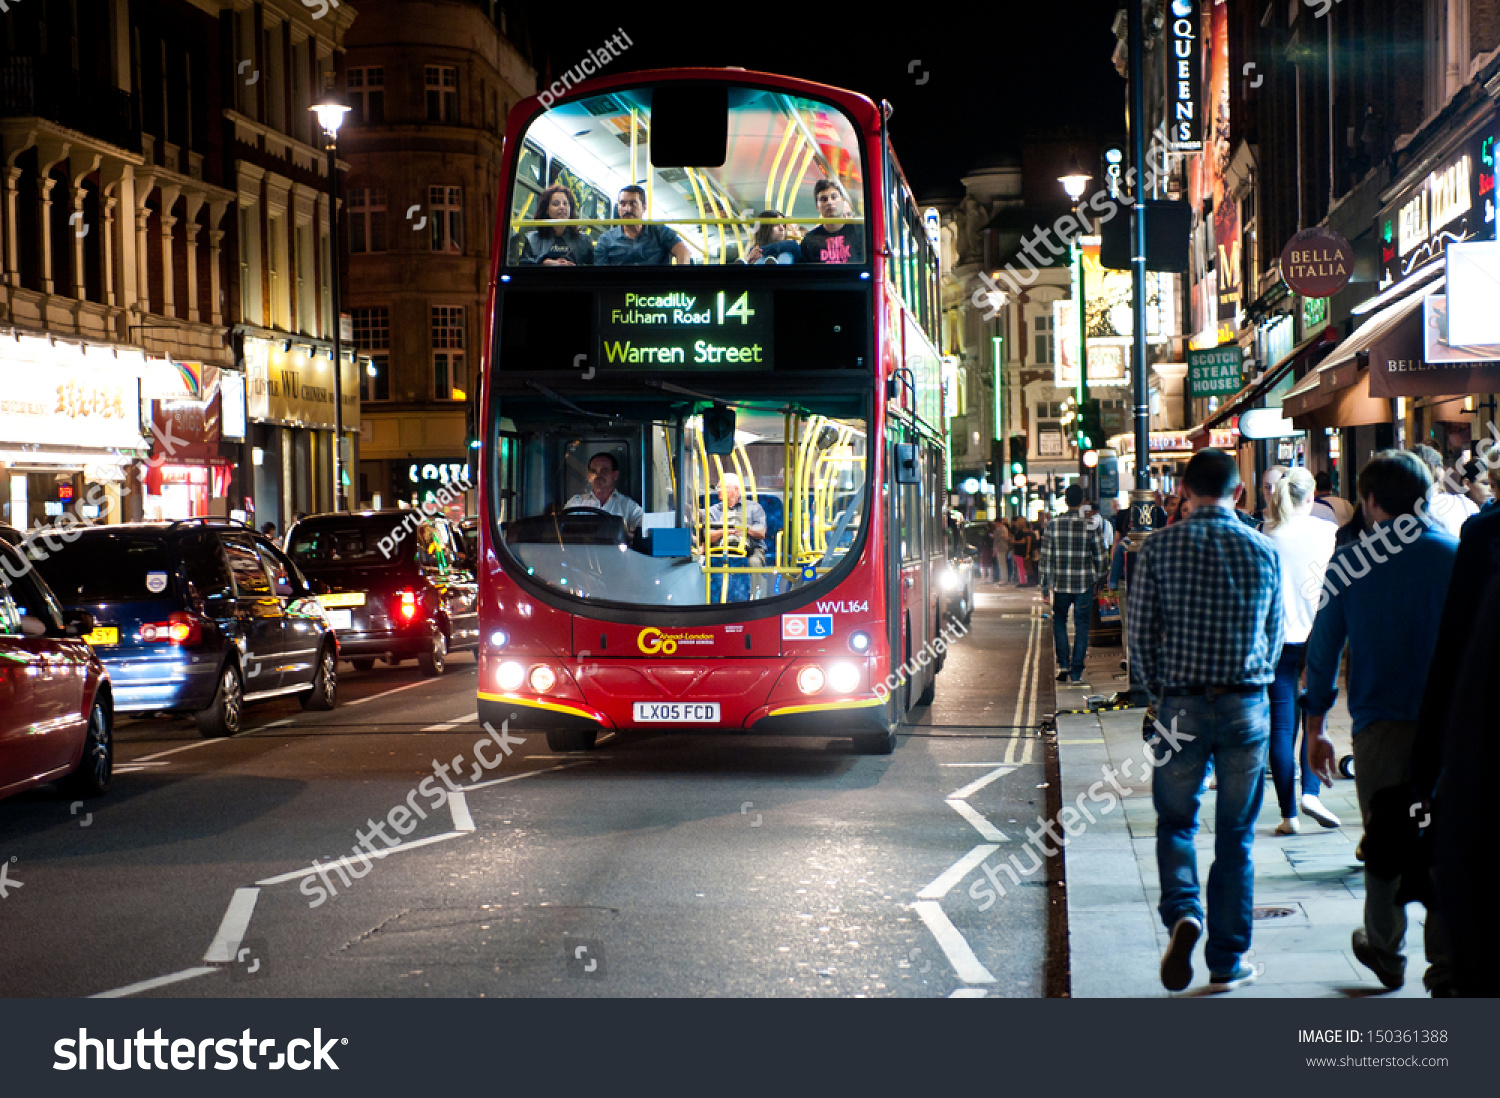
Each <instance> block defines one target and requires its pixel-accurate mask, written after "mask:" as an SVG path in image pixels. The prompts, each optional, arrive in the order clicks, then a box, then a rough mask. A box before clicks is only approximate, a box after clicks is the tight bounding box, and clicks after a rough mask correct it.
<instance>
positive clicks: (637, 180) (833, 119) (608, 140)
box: [507, 83, 870, 267]
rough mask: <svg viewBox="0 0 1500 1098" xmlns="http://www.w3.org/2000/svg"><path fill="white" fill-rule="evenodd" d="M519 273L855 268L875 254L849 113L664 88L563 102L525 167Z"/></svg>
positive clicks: (744, 91) (518, 203)
mask: <svg viewBox="0 0 1500 1098" xmlns="http://www.w3.org/2000/svg"><path fill="white" fill-rule="evenodd" d="M510 217H511V226H510V228H511V235H510V247H509V249H508V250H507V262H508V263H510V264H511V265H514V266H523V267H525V266H538V265H540V266H546V267H559V266H660V265H665V264H670V263H679V264H680V263H689V262H691V263H705V264H725V263H735V262H754V263H775V264H790V263H857V264H863V263H865V262H867V260H868V256H869V254H870V251H869V248H868V246H867V241H868V237H867V234H866V226H865V219H864V172H863V161H862V158H861V156H860V146H859V140H858V137H857V135H856V133H855V129H854V126H853V125H852V124H851V123H850V121H849V119H848V118H847V117H846V116H845V115H844V114H843V112H842V111H840V110H839V109H838V108H836V107H834V106H833V105H831V104H829V103H824V102H820V101H818V100H815V99H806V98H802V97H800V96H795V95H789V94H786V93H783V92H777V91H769V90H765V89H761V88H747V87H728V88H726V87H725V86H724V85H719V84H713V85H695V84H671V83H669V84H663V85H659V86H656V87H654V88H651V87H644V88H632V89H626V90H622V91H612V92H610V93H608V94H607V95H596V96H590V97H587V98H583V99H578V100H574V101H572V102H567V103H561V104H559V105H557V106H555V107H552V108H551V109H550V110H547V111H545V112H543V113H542V114H540V115H538V116H537V117H536V118H535V119H534V120H533V121H532V122H531V124H530V126H528V128H527V130H526V134H525V137H524V140H523V141H522V143H521V146H520V151H519V153H518V160H517V164H516V183H515V189H514V191H513V192H512V194H511V205H510Z"/></svg>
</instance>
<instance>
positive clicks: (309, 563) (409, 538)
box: [287, 511, 459, 571]
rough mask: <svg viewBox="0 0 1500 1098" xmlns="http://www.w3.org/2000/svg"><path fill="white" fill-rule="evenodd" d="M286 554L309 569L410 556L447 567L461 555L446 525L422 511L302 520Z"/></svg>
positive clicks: (361, 564) (402, 560)
mask: <svg viewBox="0 0 1500 1098" xmlns="http://www.w3.org/2000/svg"><path fill="white" fill-rule="evenodd" d="M287 555H288V556H290V557H291V558H292V560H294V561H296V562H297V564H298V565H299V566H300V567H302V568H305V569H307V570H309V571H316V570H318V569H319V568H337V567H342V566H351V565H352V566H356V567H368V566H378V565H385V564H393V565H394V564H408V563H411V562H412V561H421V562H422V563H426V564H432V565H435V566H438V567H448V566H449V565H451V563H452V562H453V561H454V560H456V559H457V557H458V556H459V554H458V553H457V552H456V550H455V547H454V545H453V540H452V537H451V535H450V533H449V531H448V528H447V526H446V525H445V524H444V523H442V522H439V521H437V520H435V519H433V518H430V517H424V516H423V515H422V513H421V512H419V511H408V512H405V513H403V514H392V515H369V516H350V517H347V518H337V519H314V520H311V521H308V522H301V523H298V524H297V526H296V527H294V528H293V530H292V536H291V543H290V545H288V547H287Z"/></svg>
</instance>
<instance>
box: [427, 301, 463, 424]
mask: <svg viewBox="0 0 1500 1098" xmlns="http://www.w3.org/2000/svg"><path fill="white" fill-rule="evenodd" d="M468 380H469V375H468V372H467V371H466V370H465V369H464V307H463V306H462V305H434V306H433V307H432V395H433V396H434V397H435V398H437V399H438V400H467V399H468V393H467V392H466V391H465V389H466V386H467V385H468Z"/></svg>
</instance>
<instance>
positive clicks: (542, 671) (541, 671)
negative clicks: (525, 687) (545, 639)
mask: <svg viewBox="0 0 1500 1098" xmlns="http://www.w3.org/2000/svg"><path fill="white" fill-rule="evenodd" d="M556 685H557V673H556V672H555V671H553V670H552V668H550V667H548V666H547V665H546V664H545V663H540V664H537V666H535V667H533V668H532V669H531V688H532V689H533V690H535V691H536V692H537V693H538V694H545V693H547V691H549V690H551V689H552V688H553V687H554V686H556Z"/></svg>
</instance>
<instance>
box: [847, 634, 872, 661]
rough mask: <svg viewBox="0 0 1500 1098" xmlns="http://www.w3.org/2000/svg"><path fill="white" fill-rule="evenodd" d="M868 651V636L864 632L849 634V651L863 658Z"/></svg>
mask: <svg viewBox="0 0 1500 1098" xmlns="http://www.w3.org/2000/svg"><path fill="white" fill-rule="evenodd" d="M869 650H870V634H868V633H866V632H865V631H864V630H862V629H859V630H855V631H854V632H853V633H850V634H849V651H851V652H858V653H859V654H860V655H861V656H863V655H864V654H865V653H866V652H868V651H869Z"/></svg>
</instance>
